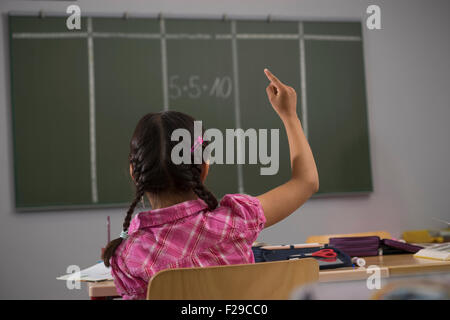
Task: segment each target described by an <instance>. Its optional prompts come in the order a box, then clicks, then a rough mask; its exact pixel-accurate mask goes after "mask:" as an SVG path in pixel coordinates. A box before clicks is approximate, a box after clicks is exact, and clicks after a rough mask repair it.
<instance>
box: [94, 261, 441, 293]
mask: <svg viewBox="0 0 450 320" xmlns="http://www.w3.org/2000/svg"><path fill="white" fill-rule="evenodd" d="M365 260H366V265H365V267H366V268H367V267H368V266H371V265H377V266H379V267H380V275H381V277H382V278H388V277H390V276H397V275H408V274H429V273H433V272H450V261H439V260H431V259H422V258H415V257H414V256H413V255H412V254H397V255H386V256H376V257H366V258H365ZM370 275H371V274H369V273H367V270H366V269H365V268H353V267H349V268H339V269H332V270H323V271H320V272H319V282H336V281H348V280H362V279H367V278H368V276H370ZM88 292H89V297H90V298H91V299H93V300H95V299H102V298H105V297H113V296H118V294H117V291H116V288H115V286H114V282H113V281H103V282H89V283H88Z"/></svg>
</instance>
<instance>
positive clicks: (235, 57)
mask: <svg viewBox="0 0 450 320" xmlns="http://www.w3.org/2000/svg"><path fill="white" fill-rule="evenodd" d="M231 51H232V54H231V56H232V62H233V79H234V80H233V83H234V114H235V121H236V128H241V106H240V101H239V64H238V55H237V39H236V20H232V21H231ZM236 151H237V159H239V158H240V154H241V153H242V152H243V150H241V144H240V143H239V142H238V143H237V147H236ZM237 176H238V190H239V193H244V178H243V173H242V164H239V163H237Z"/></svg>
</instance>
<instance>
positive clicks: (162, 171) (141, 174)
mask: <svg viewBox="0 0 450 320" xmlns="http://www.w3.org/2000/svg"><path fill="white" fill-rule="evenodd" d="M179 128H183V129H186V130H188V131H189V132H190V134H191V145H194V141H196V139H197V138H198V137H194V118H192V117H191V116H189V115H187V114H184V113H181V112H177V111H165V112H159V113H149V114H147V115H145V116H143V117H142V118H141V120H140V121H139V122H138V124H137V126H136V129H135V130H134V133H133V137H132V138H131V142H130V154H129V161H130V165H131V168H132V176H133V181H134V184H135V186H136V192H135V197H134V199H133V201H132V202H131V204H130V207H129V208H128V211H127V214H126V216H125V220H124V222H123V231H128V228H129V226H130V221H131V217H132V215H133V212H134V209H135V208H136V206H137V204H138V203H139V201H140V200H141V199H142V197H143V196H145V193H146V192H148V193H151V194H155V195H158V194H159V193H162V192H166V191H170V192H177V193H178V192H187V191H190V190H192V191H193V192H194V193H195V194H196V195H197V196H198V197H199V198H200V199H202V200H203V201H205V203H206V204H207V205H208V208H209V209H210V210H214V209H215V208H216V207H217V205H218V202H217V199H216V197H215V196H214V195H213V194H212V193H211V192H210V191H209V190H208V189H207V188H206V187H205V185H204V184H203V182H202V179H201V173H202V165H201V164H195V163H194V155H193V153H191V155H190V157H191V164H184V163H181V164H174V163H173V162H172V160H171V153H172V149H173V147H174V146H175V145H176V144H178V143H179V142H178V141H171V138H170V137H171V135H172V132H173V131H174V130H175V129H179ZM206 145H207V143H206V142H204V143H203V144H202V146H201V147H202V151H203V149H204V148H205V147H206ZM122 240H123V239H122V238H117V239H114V240H112V241H111V242H110V243H108V245H107V246H106V249H105V251H104V253H103V261H104V263H105V265H106V266H108V267H109V266H110V259H111V257H113V256H114V252H115V251H116V249H117V247H118V246H119V245H120V244H121V243H122Z"/></svg>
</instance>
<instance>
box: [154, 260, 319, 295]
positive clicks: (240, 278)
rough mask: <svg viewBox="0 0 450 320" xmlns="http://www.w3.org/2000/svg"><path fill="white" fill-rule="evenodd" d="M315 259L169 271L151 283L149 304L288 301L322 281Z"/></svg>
mask: <svg viewBox="0 0 450 320" xmlns="http://www.w3.org/2000/svg"><path fill="white" fill-rule="evenodd" d="M318 279H319V264H318V263H317V261H316V260H315V259H311V258H306V259H299V260H286V261H276V262H261V263H255V264H241V265H228V266H216V267H202V268H182V269H167V270H163V271H160V272H158V273H157V274H156V275H155V276H154V277H153V278H152V279H151V280H150V282H149V284H148V290H147V299H149V300H166V299H167V300H168V299H176V300H205V299H208V300H234V299H236V300H264V299H288V298H289V297H290V294H291V292H292V291H293V290H294V289H296V288H298V287H300V286H301V285H304V284H306V283H311V282H315V281H318Z"/></svg>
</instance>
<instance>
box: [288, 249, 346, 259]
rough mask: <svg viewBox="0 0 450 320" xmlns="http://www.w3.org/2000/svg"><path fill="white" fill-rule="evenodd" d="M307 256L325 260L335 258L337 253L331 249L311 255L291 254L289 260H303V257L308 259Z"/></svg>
mask: <svg viewBox="0 0 450 320" xmlns="http://www.w3.org/2000/svg"><path fill="white" fill-rule="evenodd" d="M309 256H313V257H317V258H325V259H333V258H336V257H337V253H336V252H334V250H333V249H322V250H319V251H316V252H313V253H304V254H293V255H291V256H289V259H292V260H294V259H299V258H303V257H309Z"/></svg>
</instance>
